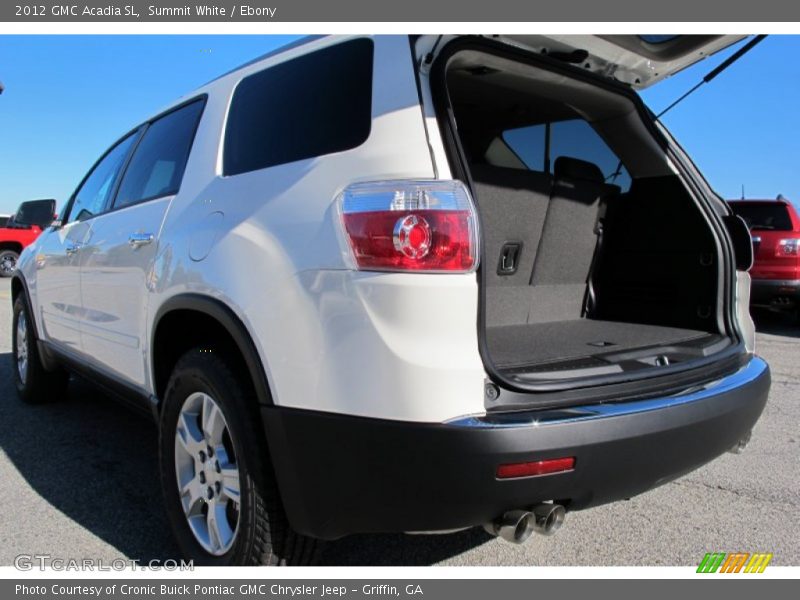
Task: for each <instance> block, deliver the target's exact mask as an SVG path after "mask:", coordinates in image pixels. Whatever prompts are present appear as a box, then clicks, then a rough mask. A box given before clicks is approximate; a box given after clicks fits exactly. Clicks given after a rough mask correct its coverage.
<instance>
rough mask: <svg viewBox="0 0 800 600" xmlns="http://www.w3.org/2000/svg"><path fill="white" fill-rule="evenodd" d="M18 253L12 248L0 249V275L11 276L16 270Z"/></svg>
mask: <svg viewBox="0 0 800 600" xmlns="http://www.w3.org/2000/svg"><path fill="white" fill-rule="evenodd" d="M18 260H19V253H18V252H14V251H13V250H3V251H0V277H11V276H12V275H13V274H14V271H16V270H17V261H18Z"/></svg>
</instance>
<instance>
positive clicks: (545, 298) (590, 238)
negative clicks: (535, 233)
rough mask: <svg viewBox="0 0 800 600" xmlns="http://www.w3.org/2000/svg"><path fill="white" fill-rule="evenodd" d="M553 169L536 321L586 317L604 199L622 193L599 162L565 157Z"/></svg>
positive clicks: (536, 277)
mask: <svg viewBox="0 0 800 600" xmlns="http://www.w3.org/2000/svg"><path fill="white" fill-rule="evenodd" d="M553 171H554V174H555V183H554V185H553V190H552V193H551V195H550V203H549V205H548V209H547V216H546V218H545V222H544V227H543V229H542V234H541V242H540V244H539V249H538V252H537V253H536V260H535V262H534V265H533V269H532V275H531V280H530V282H531V285H532V286H533V290H532V296H531V304H530V312H529V315H528V322H530V323H538V322H544V321H565V320H570V319H577V318H580V316H581V310H582V307H583V299H584V292H585V290H586V278H587V275H588V274H589V268H590V266H591V264H592V257H593V256H594V251H595V246H596V243H597V236H596V235H595V224H596V222H597V216H598V210H599V207H600V203H601V200H602V199H604V198H605V199H608V197H610V196H613V195H614V194H618V193H619V187H618V186H616V185H610V184H607V183H605V178H604V177H603V172H602V171H601V170H600V168H599V167H598V166H597V165H595V164H593V163H590V162H587V161H584V160H579V159H577V158H571V157H567V156H559V157H558V158H557V159H556V161H555V165H554V168H553Z"/></svg>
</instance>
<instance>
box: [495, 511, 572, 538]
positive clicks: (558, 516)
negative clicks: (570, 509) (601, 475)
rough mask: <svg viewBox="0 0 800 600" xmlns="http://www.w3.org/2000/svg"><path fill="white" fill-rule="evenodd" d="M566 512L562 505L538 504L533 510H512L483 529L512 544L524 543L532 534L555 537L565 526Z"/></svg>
mask: <svg viewBox="0 0 800 600" xmlns="http://www.w3.org/2000/svg"><path fill="white" fill-rule="evenodd" d="M565 515H566V510H565V509H564V507H563V506H561V505H560V504H537V505H536V506H534V507H533V508H532V509H531V510H529V511H528V510H510V511H508V512H506V513H504V514H503V515H502V516H501V517H500V518H498V519H495V520H494V521H492V522H491V523H486V524H485V525H484V526H483V528H484V529H485V530H486V531H487V532H488V533H489V534H491V535H494V536H497V537H501V538H503V539H504V540H506V541H508V542H511V543H512V544H522V543H524V542H525V541H526V540H527V539H528V538H529V537H531V534H532V533H534V532H536V533H538V534H541V535H553V534H554V533H555V532H556V531H558V529H559V528H560V527H561V525H563V524H564V517H565Z"/></svg>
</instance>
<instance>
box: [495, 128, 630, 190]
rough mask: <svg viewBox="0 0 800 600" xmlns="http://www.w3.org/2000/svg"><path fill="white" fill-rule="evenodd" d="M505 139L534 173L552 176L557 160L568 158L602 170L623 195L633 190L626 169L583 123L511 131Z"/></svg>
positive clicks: (503, 138) (609, 181)
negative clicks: (539, 172)
mask: <svg viewBox="0 0 800 600" xmlns="http://www.w3.org/2000/svg"><path fill="white" fill-rule="evenodd" d="M501 137H502V140H503V141H504V142H505V144H506V145H507V146H508V148H509V149H510V150H511V151H512V152H513V153H514V154H515V155H516V156H517V157H518V158H519V159H520V160H521V161H522V162H523V163H524V164H525V166H526V167H527V168H528V169H530V170H531V171H545V172H550V173H552V165H554V164H555V161H556V159H557V158H558V157H559V156H568V157H570V158H578V159H580V160H585V161H588V162H590V163H593V164H595V165H597V166H598V167H600V170H601V171H602V172H603V175H605V179H606V183H613V184H616V185H618V186H620V187H621V188H622V190H623V191H625V190H628V189H630V186H631V178H630V175H629V174H628V171H627V170H626V169H625V166H624V165H622V164H621V163H620V160H619V158H617V155H616V154H614V152H613V151H612V150H611V148H609V147H608V145H607V144H606V143H605V141H603V138H601V137H600V136H599V135H598V133H597V132H596V131H595V130H594V129H593V128H592V126H591V125H589V123H588V122H586V121H584V120H583V119H570V120H568V121H555V122H553V123H549V124H542V125H531V126H528V127H520V128H517V129H509V130H507V131H504V132H503V134H502V136H501ZM507 166H511V165H510V164H509V165H507Z"/></svg>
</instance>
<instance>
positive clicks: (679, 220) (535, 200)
mask: <svg viewBox="0 0 800 600" xmlns="http://www.w3.org/2000/svg"><path fill="white" fill-rule="evenodd" d="M447 90H448V95H449V101H450V103H451V106H452V115H453V119H454V122H455V126H456V128H457V132H458V141H459V143H460V146H461V153H462V155H463V157H464V158H465V159H466V163H467V164H466V167H467V170H468V172H469V179H470V184H471V188H472V190H473V195H474V200H475V203H476V205H477V208H478V213H479V215H480V226H481V239H482V245H483V248H482V257H481V260H482V263H481V269H480V282H481V319H480V326H481V327H482V335H483V337H484V341H485V344H484V348H485V351H484V355H485V356H484V359H485V360H486V359H487V358H488V360H489V361H491V363H492V365H493V366H494V368H496V369H497V370H498V371H500V372H502V373H503V374H504V375H506V376H507V377H509V378H513V379H517V380H518V381H520V382H536V381H547V380H562V381H563V380H568V379H571V378H581V377H585V376H597V375H613V374H619V373H625V372H630V371H636V370H642V369H654V368H659V367H664V366H668V365H674V364H676V363H681V362H684V363H685V362H687V361H690V360H692V359H695V358H702V357H708V356H710V355H712V354H713V353H714V352H717V351H718V350H720V349H721V348H724V347H726V346H727V345H728V338H727V336H726V335H725V331H724V321H723V318H722V310H723V307H724V304H723V303H722V302H721V301H720V280H721V269H720V262H721V261H720V252H721V250H720V248H719V245H718V244H717V242H716V238H715V234H714V232H713V229H712V226H711V225H710V223H709V221H708V219H707V218H706V216H705V215H704V213H703V211H702V210H701V208H700V207H699V206H698V204H697V202H696V200H695V199H694V198H693V196H692V195H691V194H690V193H689V191H688V189H687V188H686V185H685V184H684V182H683V180H682V179H681V177H680V176H679V175H678V174H677V173H676V170H675V168H674V167H673V166H672V165H671V164H670V162H669V160H668V158H667V154H666V150H665V145H664V141H663V140H662V139H661V138H660V137H659V136H658V135H656V134H655V133H654V132H653V130H652V128H651V127H649V126H648V125H647V124H646V123H645V121H644V120H643V119H642V116H641V114H640V113H639V112H638V110H637V107H636V105H635V104H634V102H633V101H632V99H631V98H630V97H629V96H626V95H625V94H620V93H619V92H615V91H614V90H613V89H606V88H604V87H602V86H599V85H595V84H592V83H587V82H586V81H582V80H579V79H572V78H570V77H567V76H565V75H564V74H563V73H557V72H553V71H549V70H547V69H543V68H539V67H537V66H533V65H530V64H522V63H520V62H515V61H512V60H509V59H506V58H505V57H501V56H495V55H489V54H483V53H480V52H472V51H464V52H460V53H458V54H457V55H455V56H454V57H453V58H452V59H451V60H450V62H449V64H448V69H447Z"/></svg>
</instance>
